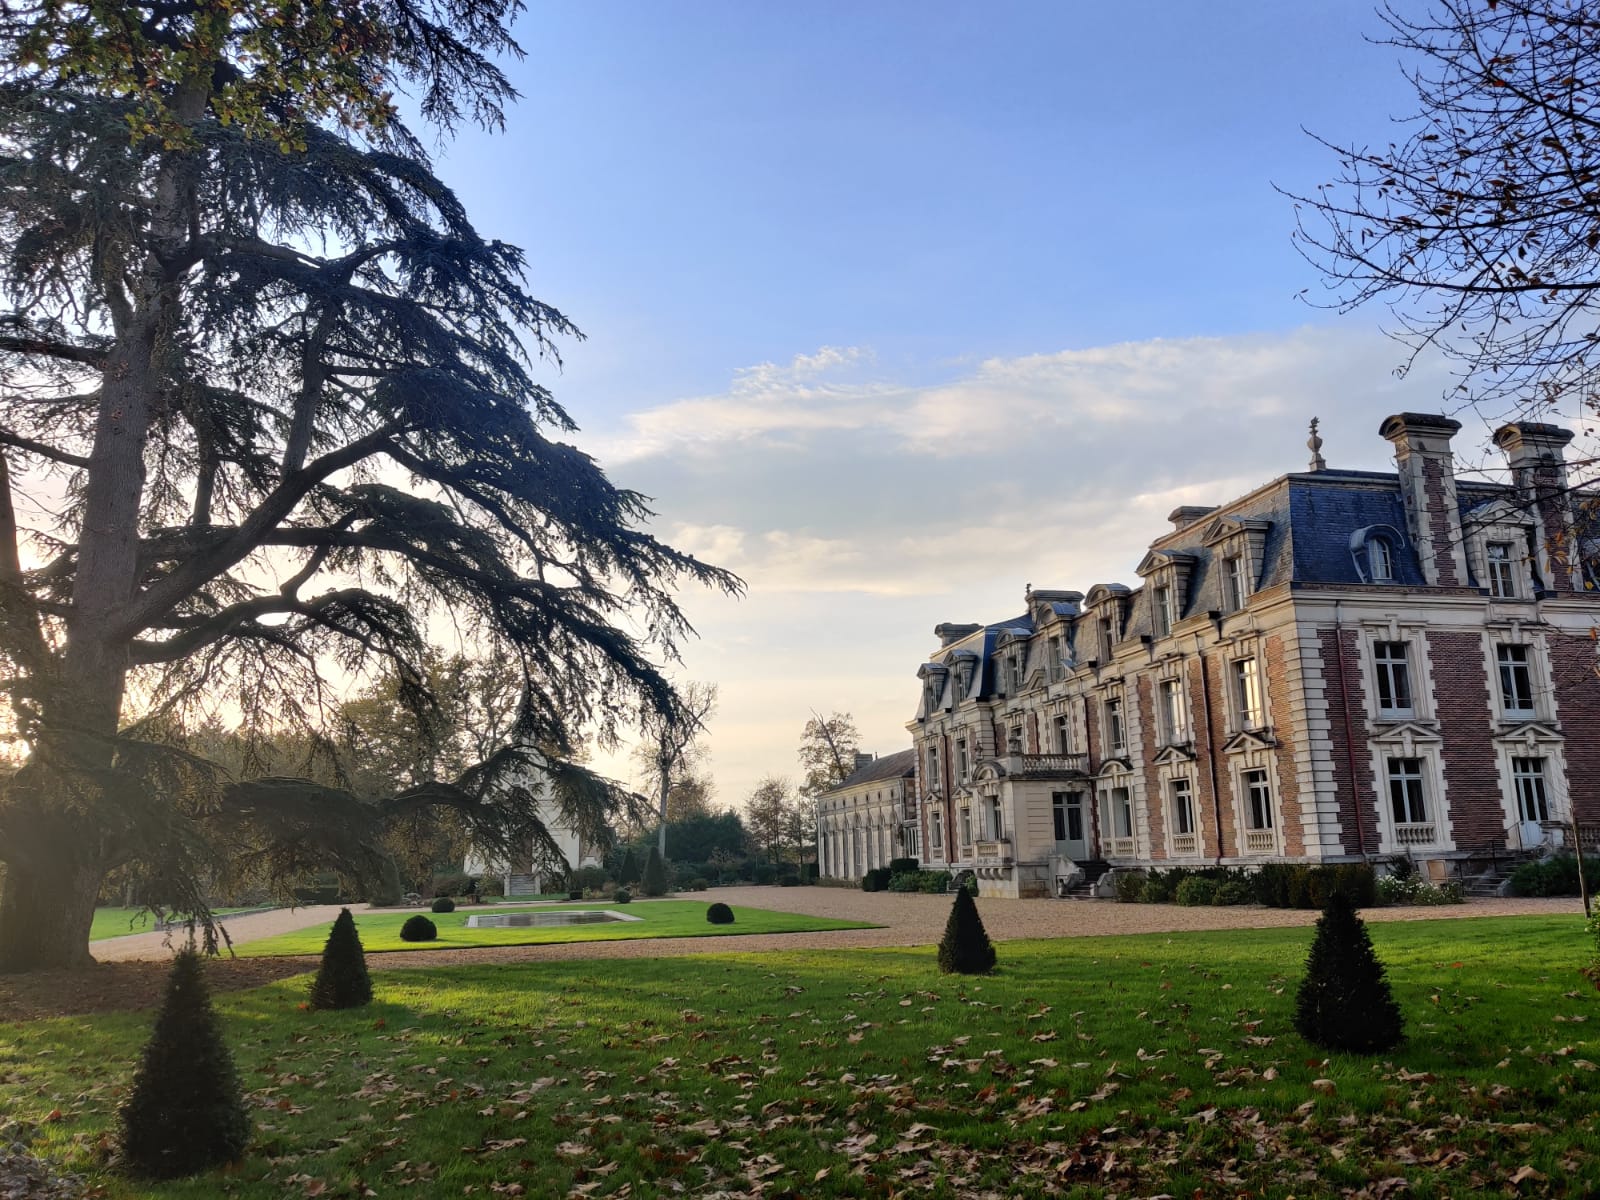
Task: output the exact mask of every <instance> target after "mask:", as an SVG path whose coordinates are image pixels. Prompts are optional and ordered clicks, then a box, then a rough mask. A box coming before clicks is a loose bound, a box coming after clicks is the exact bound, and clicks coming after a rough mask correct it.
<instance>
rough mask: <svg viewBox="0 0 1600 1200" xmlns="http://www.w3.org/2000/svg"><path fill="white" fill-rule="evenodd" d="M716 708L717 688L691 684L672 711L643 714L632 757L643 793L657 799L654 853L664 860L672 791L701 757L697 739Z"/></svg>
mask: <svg viewBox="0 0 1600 1200" xmlns="http://www.w3.org/2000/svg"><path fill="white" fill-rule="evenodd" d="M716 708H717V685H716V684H714V683H699V682H695V681H690V682H689V683H687V684H685V685H684V686H683V687H681V688H679V689H678V704H677V706H676V707H675V708H673V709H670V710H667V709H662V710H658V711H655V712H646V713H645V715H644V719H643V720H642V721H641V722H640V723H639V732H640V735H641V736H640V740H639V744H638V745H637V746H635V747H634V757H635V758H636V759H637V760H638V761H639V764H640V766H642V767H643V768H644V777H645V789H646V790H647V791H648V792H651V793H652V794H654V795H655V797H656V816H657V818H658V819H659V821H660V825H659V828H658V831H657V842H656V849H657V850H658V851H660V853H661V857H662V858H663V859H664V858H666V856H667V822H668V821H669V820H671V819H673V818H672V806H671V798H672V793H673V790H674V789H675V788H676V787H677V786H678V784H679V782H680V781H681V780H684V779H686V777H687V776H688V774H689V772H690V771H691V770H692V769H693V768H694V766H695V764H696V763H698V762H699V761H700V759H701V757H702V756H703V755H704V753H705V751H704V747H703V745H702V744H701V740H700V739H701V736H702V735H703V734H704V733H705V730H706V721H707V720H708V719H709V718H710V716H711V714H712V713H713V712H715V711H716ZM708 794H709V793H708Z"/></svg>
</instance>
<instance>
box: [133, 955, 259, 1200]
mask: <svg viewBox="0 0 1600 1200" xmlns="http://www.w3.org/2000/svg"><path fill="white" fill-rule="evenodd" d="M120 1115H121V1119H122V1129H121V1148H122V1159H123V1162H124V1163H125V1164H126V1166H127V1168H128V1170H129V1171H130V1172H131V1173H132V1174H134V1175H138V1176H142V1177H144V1178H147V1179H176V1178H180V1177H182V1176H185V1175H195V1174H198V1173H199V1172H201V1171H205V1170H208V1169H209V1168H212V1167H218V1166H222V1165H224V1164H225V1163H231V1162H237V1161H239V1159H240V1158H242V1157H243V1156H244V1151H245V1146H246V1145H247V1144H248V1143H249V1141H250V1118H249V1116H248V1115H246V1113H245V1107H244V1097H243V1094H242V1093H241V1092H240V1089H239V1076H238V1073H237V1072H236V1071H235V1070H234V1066H233V1056H232V1055H231V1054H229V1052H228V1045H227V1042H226V1041H224V1040H223V1036H222V1025H221V1022H219V1021H218V1020H217V1014H216V1013H215V1011H213V1009H212V1007H211V996H210V993H209V992H208V991H207V990H206V985H205V976H204V973H203V971H202V968H201V965H200V957H199V955H197V954H196V953H195V952H194V951H193V950H192V949H190V950H184V951H182V952H180V953H179V955H178V957H177V958H176V959H175V960H174V962H173V964H172V973H171V975H169V976H168V978H167V991H166V996H165V998H164V999H163V1001H162V1004H161V1011H160V1013H159V1014H158V1015H157V1016H156V1024H155V1030H154V1031H153V1032H152V1033H151V1035H150V1041H149V1042H148V1043H146V1045H145V1048H144V1057H143V1058H142V1059H141V1060H140V1063H139V1068H138V1070H137V1072H135V1074H134V1077H133V1089H132V1091H131V1093H130V1094H129V1096H128V1100H127V1102H126V1103H125V1104H124V1105H123V1106H122V1111H121V1114H120Z"/></svg>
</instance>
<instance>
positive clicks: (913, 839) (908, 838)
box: [900, 825, 922, 858]
mask: <svg viewBox="0 0 1600 1200" xmlns="http://www.w3.org/2000/svg"><path fill="white" fill-rule="evenodd" d="M900 840H901V842H902V844H903V845H904V846H905V851H906V857H907V858H921V857H922V830H920V829H918V828H917V827H916V826H915V825H906V826H903V827H902V828H901V830H900Z"/></svg>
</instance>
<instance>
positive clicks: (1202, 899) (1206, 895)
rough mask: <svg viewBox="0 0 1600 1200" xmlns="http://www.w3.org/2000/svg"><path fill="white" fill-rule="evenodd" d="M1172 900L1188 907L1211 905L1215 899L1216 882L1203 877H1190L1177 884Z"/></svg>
mask: <svg viewBox="0 0 1600 1200" xmlns="http://www.w3.org/2000/svg"><path fill="white" fill-rule="evenodd" d="M1172 898H1173V899H1174V900H1176V901H1177V902H1178V903H1179V904H1183V905H1187V906H1189V907H1194V906H1195V905H1200V904H1211V903H1213V902H1214V901H1215V900H1216V898H1217V881H1216V880H1215V879H1207V878H1205V877H1204V876H1203V875H1191V876H1189V878H1187V879H1185V880H1183V881H1182V882H1181V883H1179V884H1178V890H1177V891H1175V892H1174V893H1173V894H1172Z"/></svg>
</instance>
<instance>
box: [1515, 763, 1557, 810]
mask: <svg viewBox="0 0 1600 1200" xmlns="http://www.w3.org/2000/svg"><path fill="white" fill-rule="evenodd" d="M1511 777H1512V779H1513V780H1514V781H1515V783H1516V787H1517V816H1518V817H1519V818H1520V819H1522V820H1524V821H1548V820H1549V819H1550V798H1549V793H1548V792H1547V791H1546V790H1545V781H1544V759H1542V758H1513V759H1512V760H1511Z"/></svg>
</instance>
